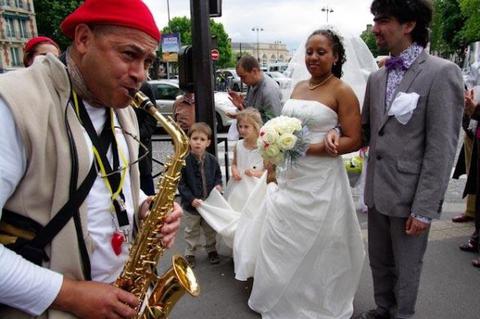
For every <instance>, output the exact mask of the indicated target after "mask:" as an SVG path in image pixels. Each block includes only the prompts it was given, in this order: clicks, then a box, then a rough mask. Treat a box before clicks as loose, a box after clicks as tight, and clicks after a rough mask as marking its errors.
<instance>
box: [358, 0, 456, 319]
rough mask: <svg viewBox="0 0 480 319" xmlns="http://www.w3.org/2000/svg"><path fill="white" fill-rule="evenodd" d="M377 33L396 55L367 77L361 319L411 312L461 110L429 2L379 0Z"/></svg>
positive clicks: (453, 67)
mask: <svg viewBox="0 0 480 319" xmlns="http://www.w3.org/2000/svg"><path fill="white" fill-rule="evenodd" d="M370 11H371V12H372V14H373V15H374V26H373V29H372V31H373V33H374V34H375V38H376V42H377V45H378V46H379V47H381V48H387V49H388V50H389V51H390V54H391V58H390V59H389V60H388V61H387V62H386V66H385V67H384V68H382V69H380V70H379V71H377V72H375V73H373V74H372V75H371V76H370V78H369V80H368V83H367V89H366V94H365V102H364V106H363V111H362V113H363V114H362V127H363V132H364V143H365V145H369V146H370V154H369V162H368V171H367V180H366V185H365V202H366V204H367V206H368V250H369V256H370V267H371V270H372V276H373V285H374V297H375V303H376V305H377V308H376V309H375V310H370V311H368V312H366V313H363V314H361V315H360V316H359V317H358V318H361V319H380V318H382V319H383V318H385V319H387V318H398V319H400V318H402V319H403V318H412V317H413V316H414V313H415V303H416V299H417V292H418V286H419V281H420V273H421V269H422V263H423V255H424V253H425V249H426V247H427V241H428V232H429V229H430V223H431V221H432V219H433V218H438V217H439V216H440V212H441V210H442V203H443V197H444V194H445V191H446V188H447V184H448V179H449V176H450V171H451V168H452V164H453V159H454V156H455V151H456V146H457V140H458V136H459V130H460V126H461V118H462V113H463V80H462V76H461V72H460V69H459V68H458V67H457V66H456V65H455V64H453V63H451V62H449V61H446V60H442V59H440V58H437V57H434V56H431V55H429V54H428V53H427V52H426V50H425V47H426V45H427V43H428V34H429V31H428V26H429V24H430V22H431V17H432V3H431V1H428V0H409V1H404V0H374V1H373V3H372V5H371V7H370Z"/></svg>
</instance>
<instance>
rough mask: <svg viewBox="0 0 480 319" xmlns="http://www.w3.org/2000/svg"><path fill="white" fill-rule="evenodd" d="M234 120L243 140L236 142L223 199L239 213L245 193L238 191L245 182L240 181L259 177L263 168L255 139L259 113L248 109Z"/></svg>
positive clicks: (259, 125) (258, 127) (260, 122)
mask: <svg viewBox="0 0 480 319" xmlns="http://www.w3.org/2000/svg"><path fill="white" fill-rule="evenodd" d="M236 119H237V129H238V132H239V134H240V137H241V138H243V139H241V140H239V141H238V142H237V145H236V146H235V149H234V151H233V161H232V165H231V169H232V180H230V182H229V183H228V185H227V189H226V190H225V198H226V199H227V201H228V202H229V203H230V204H231V205H232V208H233V209H235V210H237V211H241V205H242V204H244V203H245V192H244V189H243V187H242V188H240V189H241V190H240V189H238V186H239V185H240V184H243V182H245V180H244V181H243V182H242V179H247V180H249V178H252V177H256V178H259V177H261V176H262V175H263V173H264V172H265V166H264V163H263V158H262V156H261V155H260V150H259V149H258V147H257V139H258V136H259V134H260V128H261V127H262V117H261V115H260V112H258V111H257V110H256V109H255V108H253V107H249V108H246V109H245V110H243V111H241V112H239V113H237V116H236ZM246 176H248V177H246Z"/></svg>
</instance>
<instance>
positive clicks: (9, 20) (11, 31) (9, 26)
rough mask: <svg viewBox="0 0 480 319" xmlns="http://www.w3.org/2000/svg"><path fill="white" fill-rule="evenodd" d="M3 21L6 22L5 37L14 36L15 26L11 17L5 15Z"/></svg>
mask: <svg viewBox="0 0 480 319" xmlns="http://www.w3.org/2000/svg"><path fill="white" fill-rule="evenodd" d="M5 21H6V22H7V38H14V37H15V26H14V24H13V18H11V17H5Z"/></svg>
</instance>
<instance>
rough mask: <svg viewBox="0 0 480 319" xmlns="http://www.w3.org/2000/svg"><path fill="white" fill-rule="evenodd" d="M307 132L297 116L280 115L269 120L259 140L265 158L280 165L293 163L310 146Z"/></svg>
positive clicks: (261, 131) (262, 129)
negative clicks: (306, 137) (306, 136)
mask: <svg viewBox="0 0 480 319" xmlns="http://www.w3.org/2000/svg"><path fill="white" fill-rule="evenodd" d="M305 133H306V127H302V121H300V120H299V119H297V118H294V117H289V116H279V117H275V118H273V119H271V120H269V121H268V122H267V123H265V125H263V126H262V128H261V129H260V136H259V137H258V140H257V144H258V148H259V149H260V153H261V154H262V157H263V159H264V160H266V161H269V162H271V163H273V164H276V165H280V166H282V165H284V164H290V165H291V164H292V163H294V161H295V160H296V159H297V158H298V157H300V156H302V155H304V154H305V151H306V150H307V148H308V143H307V141H306V139H305Z"/></svg>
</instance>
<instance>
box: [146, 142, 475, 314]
mask: <svg viewBox="0 0 480 319" xmlns="http://www.w3.org/2000/svg"><path fill="white" fill-rule="evenodd" d="M168 147H169V146H168V143H167V145H159V143H156V145H155V146H154V156H155V158H161V159H162V160H164V159H165V154H164V152H163V150H165V149H168ZM160 149H162V151H160ZM464 185H465V179H460V180H451V181H450V183H449V187H448V191H447V195H446V202H445V205H444V212H443V214H442V217H441V219H440V220H438V221H434V223H433V224H432V230H431V233H430V238H429V246H428V249H427V253H426V255H425V260H424V269H423V275H422V282H421V286H420V292H419V297H418V303H417V316H416V318H420V319H433V318H436V319H480V293H479V291H480V289H479V288H480V271H479V270H478V269H475V268H473V267H472V266H471V265H470V261H471V259H472V258H473V257H474V256H475V255H473V254H469V253H464V252H462V251H460V250H459V249H458V245H459V244H460V243H462V242H464V241H465V240H466V239H467V238H468V236H469V235H470V234H471V232H472V231H473V224H472V223H468V224H454V223H452V222H451V221H450V219H451V217H453V216H454V215H456V214H458V213H459V212H461V211H463V209H464V203H463V201H462V200H461V193H462V191H463V187H464ZM358 218H359V221H360V225H361V228H362V232H363V234H364V236H363V238H364V243H365V247H366V245H367V240H366V226H367V225H366V216H365V215H364V214H363V213H358ZM184 247H185V243H184V241H183V233H182V232H180V233H179V236H178V237H177V241H176V244H175V247H174V248H173V249H172V250H170V251H168V252H167V254H166V256H165V257H163V258H162V260H161V268H162V269H166V267H167V266H166V265H167V264H168V263H169V259H170V258H169V257H170V256H171V255H172V254H173V253H178V254H182V253H183V249H184ZM224 253H225V252H224ZM195 273H196V275H197V277H198V280H199V282H200V285H201V289H202V293H201V296H200V297H198V298H192V297H190V296H185V297H183V298H182V299H181V300H180V301H179V302H178V304H177V306H176V307H175V308H174V310H173V312H172V314H171V316H170V319H190V318H192V319H193V318H195V319H197V318H201V319H217V318H225V319H227V318H232V319H236V318H238V319H240V318H242V319H250V318H261V317H260V316H259V315H258V314H256V313H254V312H253V311H251V310H250V309H249V308H248V306H247V300H248V296H249V292H250V289H251V282H240V281H237V280H235V279H234V276H233V263H232V259H231V258H230V257H227V256H222V259H221V263H220V264H219V265H210V264H209V263H208V260H207V258H206V254H205V253H204V252H201V251H200V252H199V253H198V257H197V267H196V268H195ZM373 305H374V302H373V296H372V279H371V274H370V269H369V267H368V258H367V259H366V260H365V264H364V268H363V274H362V278H361V281H360V285H359V288H358V291H357V293H356V296H355V301H354V308H355V313H359V312H362V311H365V310H368V309H370V308H372V307H373ZM292 319H295V318H292Z"/></svg>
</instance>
